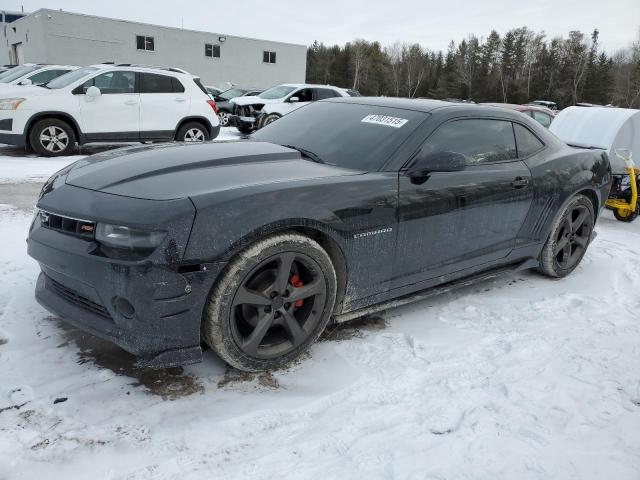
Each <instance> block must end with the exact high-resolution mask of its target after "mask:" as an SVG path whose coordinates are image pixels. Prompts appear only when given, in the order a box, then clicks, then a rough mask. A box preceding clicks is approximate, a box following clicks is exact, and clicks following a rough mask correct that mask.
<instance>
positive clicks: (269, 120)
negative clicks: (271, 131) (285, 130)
mask: <svg viewBox="0 0 640 480" xmlns="http://www.w3.org/2000/svg"><path fill="white" fill-rule="evenodd" d="M280 117H281V115H278V114H277V113H270V114H269V115H266V116H265V117H264V118H263V119H262V124H261V127H260V128H262V127H266V126H267V125H269V124H270V123H273V122H275V121H276V120H278V119H279V118H280Z"/></svg>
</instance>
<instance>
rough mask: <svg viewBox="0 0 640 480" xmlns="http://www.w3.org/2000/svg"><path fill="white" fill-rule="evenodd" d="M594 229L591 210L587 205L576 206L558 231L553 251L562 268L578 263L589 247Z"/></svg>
mask: <svg viewBox="0 0 640 480" xmlns="http://www.w3.org/2000/svg"><path fill="white" fill-rule="evenodd" d="M592 230H593V221H592V219H591V212H589V210H588V209H587V207H586V206H585V205H577V206H575V207H574V208H573V209H572V210H571V211H570V212H569V215H567V216H566V217H565V218H564V220H563V223H562V228H560V229H559V230H558V232H557V233H556V243H555V246H554V249H553V253H554V256H555V259H556V261H557V262H558V265H559V266H560V268H563V269H567V268H572V267H575V266H576V265H577V263H578V262H579V261H580V259H581V258H582V256H583V255H584V252H585V250H586V249H587V245H588V244H589V240H590V238H591V231H592Z"/></svg>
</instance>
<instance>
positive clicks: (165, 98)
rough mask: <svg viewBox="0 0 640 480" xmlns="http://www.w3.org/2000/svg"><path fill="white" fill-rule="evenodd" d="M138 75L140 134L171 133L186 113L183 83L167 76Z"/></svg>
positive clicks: (145, 135)
mask: <svg viewBox="0 0 640 480" xmlns="http://www.w3.org/2000/svg"><path fill="white" fill-rule="evenodd" d="M139 78H140V89H139V90H140V132H141V133H140V136H141V137H143V138H148V137H158V136H159V135H160V136H161V132H164V134H165V135H166V134H170V135H173V132H174V130H175V128H176V126H177V124H178V121H179V120H180V119H182V118H183V117H185V116H186V115H187V113H188V112H189V105H190V99H189V96H188V95H187V94H186V92H185V88H184V86H182V85H181V84H179V85H178V84H176V83H175V82H178V83H179V81H178V80H177V79H174V78H173V77H170V76H168V75H158V74H152V73H141V74H140V77H139ZM176 87H179V88H176ZM180 90H181V91H180ZM202 101H203V102H204V100H202Z"/></svg>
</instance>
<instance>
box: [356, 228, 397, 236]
mask: <svg viewBox="0 0 640 480" xmlns="http://www.w3.org/2000/svg"><path fill="white" fill-rule="evenodd" d="M389 232H393V228H381V229H380V230H371V231H370V232H362V233H356V234H354V235H353V238H354V239H358V238H364V237H370V236H372V235H379V234H381V233H389Z"/></svg>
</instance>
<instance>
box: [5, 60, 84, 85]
mask: <svg viewBox="0 0 640 480" xmlns="http://www.w3.org/2000/svg"><path fill="white" fill-rule="evenodd" d="M78 68H80V67H76V66H75V65H41V64H37V63H26V64H24V65H20V66H18V67H14V68H12V69H10V70H7V71H6V72H2V73H0V92H3V91H5V90H6V89H8V88H10V87H14V88H15V86H16V85H42V84H44V83H48V82H50V81H51V80H53V79H54V78H58V77H60V76H62V75H64V74H65V73H69V72H70V71H71V70H77V69H78Z"/></svg>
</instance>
